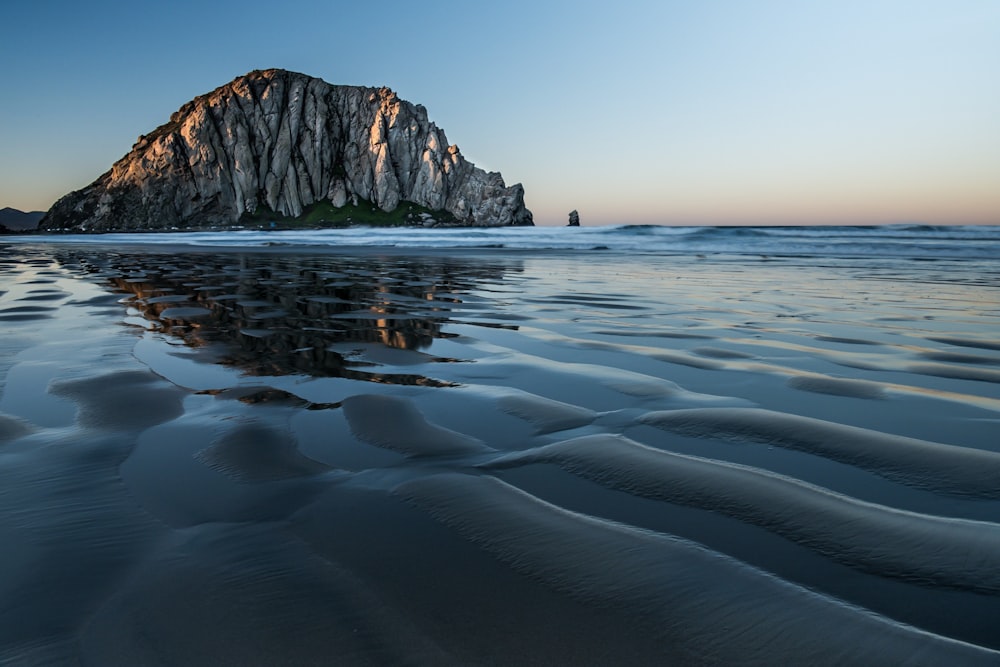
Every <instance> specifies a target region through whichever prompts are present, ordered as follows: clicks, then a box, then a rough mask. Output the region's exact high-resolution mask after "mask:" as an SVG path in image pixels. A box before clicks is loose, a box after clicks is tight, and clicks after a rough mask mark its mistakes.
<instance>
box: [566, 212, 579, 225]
mask: <svg viewBox="0 0 1000 667" xmlns="http://www.w3.org/2000/svg"><path fill="white" fill-rule="evenodd" d="M566 226H567V227H579V226H580V214H579V213H577V212H576V209H573V210H572V211H570V212H569V224H568V225H566Z"/></svg>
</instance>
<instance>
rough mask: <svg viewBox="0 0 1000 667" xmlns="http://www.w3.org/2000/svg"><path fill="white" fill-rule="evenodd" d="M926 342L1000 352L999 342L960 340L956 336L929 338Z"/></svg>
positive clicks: (975, 339) (979, 339) (980, 339)
mask: <svg viewBox="0 0 1000 667" xmlns="http://www.w3.org/2000/svg"><path fill="white" fill-rule="evenodd" d="M927 340H932V341H934V342H936V343H945V344H946V345H955V346H957V347H972V348H976V349H980V350H998V351H1000V340H984V339H982V338H960V337H957V336H931V337H928V339H927Z"/></svg>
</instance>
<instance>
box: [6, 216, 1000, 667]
mask: <svg viewBox="0 0 1000 667" xmlns="http://www.w3.org/2000/svg"><path fill="white" fill-rule="evenodd" d="M998 332H1000V228H998V227H929V226H916V225H898V226H887V227H863V228H861V227H767V228H761V227H739V228H736V227H734V228H695V227H689V228H675V227H657V226H617V227H592V228H591V227H583V228H543V227H539V228H514V229H483V230H468V229H347V230H323V231H300V232H284V231H268V232H260V231H237V232H197V233H164V234H141V235H140V234H128V235H124V234H109V235H86V236H69V235H66V236H63V235H59V236H24V237H0V541H2V542H0V543H2V544H3V549H2V550H0V664H3V665H36V664H54V665H63V664H65V665H91V664H93V665H176V664H184V665H226V664H232V665H274V664H295V665H310V664H316V665H324V664H338V665H339V664H347V665H353V664H358V665H371V664H428V665H441V664H456V665H472V664H490V665H498V664H510V665H560V664H565V665H570V664H572V665H584V664H586V665H602V664H607V665H621V664H630V665H631V664H636V665H639V664H650V665H652V664H655V665H662V664H684V665H720V664H724V665H738V664H810V665H819V664H831V665H839V664H866V665H879V664H885V665H897V664H914V665H941V664H949V665H951V664H956V665H957V664H962V665H965V664H983V665H987V664H990V665H993V664H1000V634H998V632H997V628H998V627H1000V574H998V573H1000V438H998V434H1000V336H998Z"/></svg>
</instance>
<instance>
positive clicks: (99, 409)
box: [50, 371, 187, 431]
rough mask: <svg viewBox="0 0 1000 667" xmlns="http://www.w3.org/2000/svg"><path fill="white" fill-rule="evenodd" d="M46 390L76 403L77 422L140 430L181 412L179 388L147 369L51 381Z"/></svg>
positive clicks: (181, 393)
mask: <svg viewBox="0 0 1000 667" xmlns="http://www.w3.org/2000/svg"><path fill="white" fill-rule="evenodd" d="M50 391H51V392H52V393H53V394H55V395H56V396H61V397H63V398H68V399H70V400H72V401H74V402H76V403H77V405H78V406H79V408H80V411H79V413H78V415H77V422H78V423H79V424H80V426H83V427H86V428H97V429H113V430H129V431H131V430H141V429H145V428H149V427H150V426H155V425H156V424H162V423H163V422H166V421H170V420H171V419H175V418H177V417H179V416H181V415H182V414H183V413H184V409H183V406H182V401H183V399H184V397H185V396H186V395H187V392H185V391H184V390H182V389H179V388H178V387H176V386H175V385H173V384H170V383H168V382H166V381H164V380H162V379H161V378H159V377H158V376H156V375H154V374H153V373H151V372H148V371H121V372H118V373H112V374H110V375H99V376H95V377H89V378H84V379H81V380H63V381H59V382H54V383H53V384H52V386H51V388H50Z"/></svg>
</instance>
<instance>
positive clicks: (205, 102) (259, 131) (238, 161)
mask: <svg viewBox="0 0 1000 667" xmlns="http://www.w3.org/2000/svg"><path fill="white" fill-rule="evenodd" d="M324 200H328V201H329V202H331V203H332V205H333V206H335V207H338V208H339V207H343V206H344V205H345V204H347V203H348V202H352V203H354V204H355V205H356V204H358V202H359V201H360V200H364V201H366V202H369V203H370V204H371V205H372V206H377V207H378V208H380V209H381V210H383V211H386V212H388V211H392V210H394V209H395V208H396V207H397V206H399V205H400V203H401V202H411V203H413V204H416V205H419V206H420V207H424V208H426V209H430V210H432V211H446V212H447V213H448V214H450V216H449V217H453V218H454V219H455V220H456V221H458V223H459V224H466V225H474V226H502V225H530V224H533V223H532V217H531V212H530V211H528V210H527V209H526V208H525V207H524V188H523V187H522V186H521V185H520V184H517V185H512V186H509V187H508V186H506V185H505V184H504V181H503V178H502V177H501V176H500V174H499V173H496V172H489V173H487V172H486V171H484V170H482V169H479V168H478V167H476V166H475V165H474V164H472V163H471V162H469V161H467V160H466V159H465V158H464V157H462V154H461V152H460V151H459V149H458V146H455V145H450V144H449V143H448V140H447V138H446V137H445V134H444V131H443V130H442V129H441V128H439V127H437V126H436V125H435V124H434V123H433V122H431V121H429V120H428V118H427V110H426V109H425V108H424V107H423V106H421V105H414V104H411V103H409V102H406V101H404V100H401V99H399V97H398V96H397V95H396V94H395V93H394V92H393V91H391V90H389V89H388V88H366V87H360V86H335V85H331V84H328V83H326V82H325V81H323V80H321V79H317V78H313V77H310V76H306V75H304V74H298V73H295V72H288V71H285V70H279V69H270V70H263V71H261V70H258V71H254V72H250V73H249V74H246V75H245V76H241V77H238V78H236V79H235V80H233V81H232V82H231V83H229V84H226V85H224V86H221V87H219V88H217V89H215V90H213V91H212V92H210V93H208V94H206V95H202V96H200V97H197V98H195V99H193V100H191V101H190V102H188V103H187V104H185V105H184V106H182V107H181V108H180V109H179V110H178V111H176V112H175V113H174V114H173V115H171V116H170V121H169V122H167V123H165V124H164V125H161V126H160V127H158V128H156V129H155V130H153V131H152V132H150V133H149V134H147V135H143V136H140V137H139V139H138V141H137V142H136V143H135V145H134V146H133V147H132V150H131V151H129V153H128V154H127V155H125V156H124V157H123V158H121V159H120V160H118V162H116V163H115V164H114V166H113V167H112V168H111V170H110V171H108V172H107V173H105V174H104V175H102V176H101V177H100V178H98V179H97V180H96V181H94V182H93V183H92V184H90V185H89V186H87V187H86V188H84V189H82V190H78V191H76V192H72V193H70V194H68V195H66V196H65V197H63V198H62V199H60V200H59V201H58V202H56V204H55V205H54V206H53V207H52V209H51V210H50V211H49V212H48V214H47V215H46V217H45V219H44V220H43V221H42V223H41V227H42V228H43V229H76V230H84V231H111V230H129V231H131V230H156V229H169V228H174V227H177V228H202V227H225V226H230V225H234V224H236V223H237V222H238V221H239V220H240V219H241V218H242V217H243V216H244V215H247V214H250V215H253V214H255V213H259V211H260V210H263V211H269V212H274V213H277V214H280V215H282V216H288V217H295V216H299V215H301V214H302V212H303V209H304V208H305V207H308V206H310V205H311V204H314V203H316V202H320V201H324Z"/></svg>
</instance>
